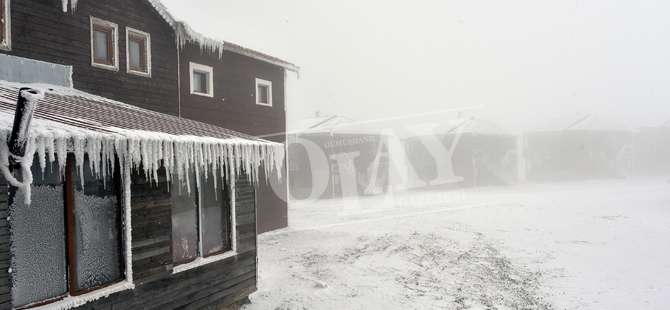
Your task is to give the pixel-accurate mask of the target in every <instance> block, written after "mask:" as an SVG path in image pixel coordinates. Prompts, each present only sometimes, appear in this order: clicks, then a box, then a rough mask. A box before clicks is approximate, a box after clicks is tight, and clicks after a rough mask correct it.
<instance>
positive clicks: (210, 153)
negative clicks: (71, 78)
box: [0, 103, 284, 204]
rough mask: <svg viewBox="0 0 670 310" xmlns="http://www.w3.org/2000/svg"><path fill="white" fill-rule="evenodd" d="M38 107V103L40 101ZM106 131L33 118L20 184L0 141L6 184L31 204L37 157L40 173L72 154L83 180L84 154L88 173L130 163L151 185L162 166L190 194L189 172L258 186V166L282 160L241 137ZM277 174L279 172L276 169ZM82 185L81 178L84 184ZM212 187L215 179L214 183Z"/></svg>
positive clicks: (271, 146)
mask: <svg viewBox="0 0 670 310" xmlns="http://www.w3.org/2000/svg"><path fill="white" fill-rule="evenodd" d="M38 104H39V103H38ZM12 117H13V115H9V114H7V113H0V124H11V123H12ZM9 127H10V126H3V128H0V139H4V140H3V141H7V138H8V137H9V135H10V133H11V130H10V128H9ZM107 129H108V131H109V132H99V131H94V130H87V129H83V128H79V127H75V126H70V125H65V124H61V123H57V122H53V121H49V120H43V119H34V120H33V123H32V124H31V129H30V135H29V138H28V141H27V146H26V155H25V156H24V157H23V158H14V160H15V161H16V162H18V163H20V164H21V166H22V167H23V168H22V170H23V172H24V173H23V175H24V176H25V177H24V180H23V182H20V181H18V180H16V179H15V178H14V177H13V176H12V174H11V173H10V172H9V169H8V167H9V157H10V156H12V155H10V153H9V149H8V146H7V144H6V143H0V167H1V168H2V171H3V174H4V175H5V177H6V178H7V180H8V181H9V182H10V183H11V184H12V185H14V186H17V187H21V188H22V189H23V190H24V191H25V192H26V193H27V195H26V200H27V201H26V204H29V203H30V201H29V199H30V195H29V193H30V183H32V175H30V166H31V165H32V163H33V160H34V158H33V156H38V159H39V164H40V168H41V169H42V171H44V169H45V168H46V166H47V165H46V163H47V161H49V162H51V163H52V162H54V161H57V159H64V158H67V154H68V153H73V154H74V155H75V162H76V166H77V168H78V171H79V174H80V175H82V176H83V169H84V167H83V162H84V154H87V155H88V156H89V166H90V169H91V171H92V172H93V173H94V174H95V175H97V176H99V177H104V176H106V175H108V174H111V173H113V171H114V162H115V158H118V159H119V161H120V165H121V167H124V165H130V166H131V167H134V168H140V167H141V169H142V171H143V172H144V174H145V176H146V177H147V178H148V179H149V180H151V181H152V182H153V181H156V180H157V179H158V169H159V168H161V167H165V168H166V173H167V178H168V180H172V179H173V178H174V176H173V172H174V173H176V174H177V176H176V177H177V178H176V179H177V180H179V181H180V182H185V183H186V185H187V187H188V189H189V191H190V189H191V184H188V177H186V176H187V173H188V172H189V171H192V169H196V168H197V169H198V170H199V171H201V172H204V173H205V175H207V172H208V171H209V170H210V169H214V170H218V171H220V175H221V176H225V177H226V178H227V179H230V178H232V177H234V176H235V175H239V174H241V173H243V172H245V173H246V174H247V176H248V178H249V179H250V180H252V181H253V182H254V183H258V181H259V180H258V173H259V167H260V165H261V163H265V165H263V166H264V169H265V173H266V176H268V175H269V174H270V172H271V171H272V170H273V169H274V168H275V167H281V162H282V161H283V159H284V146H283V144H280V143H274V142H268V141H258V140H247V139H241V138H231V139H219V138H211V137H197V136H185V135H184V136H182V135H171V134H166V133H158V132H148V131H141V130H127V129H120V128H113V127H110V128H107ZM57 162H58V164H59V169H60V170H61V174H62V173H63V171H64V169H65V163H66V161H65V160H58V161H57ZM277 171H278V172H279V173H280V171H281V169H277ZM82 182H83V180H82ZM214 182H215V186H218V185H216V178H215V180H214Z"/></svg>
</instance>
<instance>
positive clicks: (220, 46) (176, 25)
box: [62, 0, 300, 74]
mask: <svg viewBox="0 0 670 310" xmlns="http://www.w3.org/2000/svg"><path fill="white" fill-rule="evenodd" d="M146 1H147V2H148V3H149V4H151V6H152V7H153V8H154V9H155V10H156V12H158V14H159V15H160V16H161V17H163V19H164V20H165V22H167V23H168V25H170V26H171V27H172V28H173V29H174V30H175V33H176V37H177V44H178V45H179V47H180V48H183V47H184V45H186V43H192V44H195V45H198V46H199V47H200V50H201V51H207V52H209V53H211V54H214V55H216V54H218V57H219V58H221V57H222V56H223V51H230V52H234V53H238V54H242V55H244V56H248V57H252V58H255V59H258V60H261V61H264V62H267V63H270V64H273V65H276V66H279V67H282V68H284V69H287V70H291V71H293V72H296V73H298V74H299V73H300V67H298V66H297V65H295V64H293V63H290V62H288V61H285V60H282V59H279V58H277V57H274V56H270V55H267V54H264V53H261V52H258V51H254V50H252V49H248V48H245V47H242V46H240V45H237V44H234V43H230V42H226V41H223V40H219V39H215V38H210V37H207V36H205V35H203V34H202V33H200V32H197V31H195V30H193V28H191V26H189V25H188V24H187V23H186V22H184V21H180V20H177V19H176V18H175V17H174V16H173V15H172V13H170V11H169V10H168V9H167V8H166V7H165V5H163V4H162V3H161V2H160V1H159V0H146ZM62 2H63V12H67V9H68V4H70V6H71V7H72V11H74V10H76V9H77V4H78V2H79V1H78V0H62Z"/></svg>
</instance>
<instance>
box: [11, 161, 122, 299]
mask: <svg viewBox="0 0 670 310" xmlns="http://www.w3.org/2000/svg"><path fill="white" fill-rule="evenodd" d="M65 160H66V164H65V166H66V168H65V171H64V175H63V174H61V173H60V170H59V165H58V162H53V163H48V164H47V166H46V168H45V169H44V173H43V172H42V169H41V168H40V163H39V159H38V157H37V156H35V159H34V161H33V165H32V166H31V170H32V174H33V175H34V176H36V177H35V178H34V180H33V184H32V185H31V192H32V204H31V205H30V206H26V205H25V204H24V200H23V193H22V192H21V191H20V190H19V189H17V188H15V187H10V199H9V200H10V201H9V203H10V213H11V217H12V226H11V238H12V247H11V252H12V256H13V259H12V279H11V281H12V303H13V306H14V307H15V308H19V307H23V306H27V305H30V304H34V303H48V302H52V301H56V300H59V299H61V298H63V297H66V296H67V295H70V296H76V295H82V294H85V293H88V292H90V291H93V290H96V289H99V288H103V287H107V286H109V285H112V284H114V283H117V282H120V281H122V280H123V279H124V265H123V257H124V256H123V246H122V230H123V229H122V224H121V223H122V221H121V214H122V212H121V209H122V208H121V199H120V173H119V169H118V163H117V167H116V169H114V170H115V173H113V174H111V175H107V176H105V177H101V176H97V173H93V172H92V171H91V169H90V166H89V158H88V156H87V155H85V156H84V160H83V163H82V165H83V166H82V168H83V172H84V174H83V179H84V180H83V183H82V179H81V176H80V175H79V171H78V168H77V166H76V165H75V164H74V162H75V160H74V155H69V156H68V157H67V158H66V159H65ZM19 177H21V172H19ZM35 225H38V226H35ZM35 287H40V288H41V289H40V290H34V289H33V288H35Z"/></svg>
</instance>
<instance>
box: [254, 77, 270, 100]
mask: <svg viewBox="0 0 670 310" xmlns="http://www.w3.org/2000/svg"><path fill="white" fill-rule="evenodd" d="M260 86H265V87H267V94H266V95H267V102H260V100H259V99H260V96H259V92H258V88H259V87H260ZM256 104H257V105H261V106H266V107H272V82H271V81H268V80H263V79H259V78H256Z"/></svg>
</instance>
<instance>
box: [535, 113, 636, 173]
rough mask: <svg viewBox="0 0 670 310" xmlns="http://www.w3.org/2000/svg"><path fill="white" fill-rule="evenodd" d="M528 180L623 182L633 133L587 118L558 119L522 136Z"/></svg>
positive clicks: (630, 168)
mask: <svg viewBox="0 0 670 310" xmlns="http://www.w3.org/2000/svg"><path fill="white" fill-rule="evenodd" d="M524 144H525V145H524V158H525V159H526V178H527V179H528V180H582V179H594V178H623V177H626V176H628V175H630V174H631V173H632V171H633V130H631V129H630V128H628V127H626V126H624V125H622V124H619V123H616V122H614V121H611V120H608V119H605V118H602V117H599V116H596V115H590V114H576V115H569V116H565V117H561V118H557V119H554V120H551V121H548V122H546V123H544V124H542V125H540V126H537V127H535V128H533V129H531V130H530V131H528V132H527V133H526V134H525V135H524Z"/></svg>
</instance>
